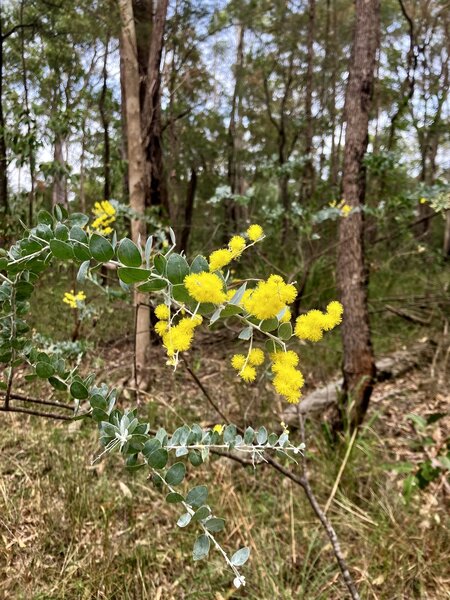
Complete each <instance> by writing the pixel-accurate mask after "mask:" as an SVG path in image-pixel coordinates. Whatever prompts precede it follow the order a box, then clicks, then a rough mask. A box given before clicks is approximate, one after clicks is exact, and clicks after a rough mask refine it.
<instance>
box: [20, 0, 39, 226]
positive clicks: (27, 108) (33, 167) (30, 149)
mask: <svg viewBox="0 0 450 600" xmlns="http://www.w3.org/2000/svg"><path fill="white" fill-rule="evenodd" d="M24 4H25V2H24V0H22V2H21V4H20V25H21V36H20V41H21V59H22V83H23V99H24V104H25V114H26V119H27V135H28V144H29V146H28V153H29V156H28V158H29V165H30V193H29V194H28V224H29V226H30V227H32V226H33V214H34V196H35V178H36V157H35V154H34V147H35V146H34V135H32V128H31V116H30V103H29V94H28V68H27V63H26V60H25V28H24V26H23V25H24V23H23V9H24Z"/></svg>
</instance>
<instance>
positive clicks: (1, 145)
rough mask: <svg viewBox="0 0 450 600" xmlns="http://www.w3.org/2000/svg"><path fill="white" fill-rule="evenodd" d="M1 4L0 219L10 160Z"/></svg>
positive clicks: (4, 211) (5, 207)
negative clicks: (6, 135)
mask: <svg viewBox="0 0 450 600" xmlns="http://www.w3.org/2000/svg"><path fill="white" fill-rule="evenodd" d="M1 10H2V9H1V4H0V217H1V216H2V215H6V214H8V171H7V169H8V160H7V156H6V138H5V117H4V114H3V41H4V38H3V26H2V25H3V21H2V13H1Z"/></svg>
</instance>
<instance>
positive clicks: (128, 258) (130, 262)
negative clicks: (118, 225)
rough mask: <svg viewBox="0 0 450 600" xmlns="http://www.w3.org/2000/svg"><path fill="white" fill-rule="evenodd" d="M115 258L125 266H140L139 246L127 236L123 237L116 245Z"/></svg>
mask: <svg viewBox="0 0 450 600" xmlns="http://www.w3.org/2000/svg"><path fill="white" fill-rule="evenodd" d="M117 258H118V259H119V260H120V262H121V263H122V264H123V265H125V266H126V267H140V266H141V264H142V256H141V253H140V251H139V248H138V247H137V246H136V244H135V243H134V242H132V241H131V240H130V239H128V238H124V239H123V240H122V241H121V242H120V243H119V245H118V247H117Z"/></svg>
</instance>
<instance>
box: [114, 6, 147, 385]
mask: <svg viewBox="0 0 450 600" xmlns="http://www.w3.org/2000/svg"><path fill="white" fill-rule="evenodd" d="M119 7H120V16H121V46H120V48H121V52H122V60H123V70H122V71H121V75H122V76H123V90H124V92H125V98H123V99H122V102H124V104H125V113H126V133H127V151H128V186H129V196H130V207H131V209H132V210H133V212H134V213H135V215H136V218H133V219H132V221H131V237H132V239H133V241H134V242H135V243H140V244H144V243H145V237H146V233H147V231H146V230H147V228H146V224H145V221H144V219H143V218H140V217H143V216H144V213H145V190H146V178H145V156H144V152H143V146H142V138H141V114H140V102H139V85H140V82H139V68H138V62H137V48H136V32H135V28H134V19H133V7H132V3H131V0H119ZM134 303H135V309H136V318H135V364H134V377H135V382H136V385H137V386H139V387H140V386H141V385H142V383H143V371H144V368H145V365H146V363H147V357H148V351H149V347H150V311H149V308H148V306H147V303H148V301H147V297H146V295H145V294H141V293H139V292H137V291H136V292H135V294H134Z"/></svg>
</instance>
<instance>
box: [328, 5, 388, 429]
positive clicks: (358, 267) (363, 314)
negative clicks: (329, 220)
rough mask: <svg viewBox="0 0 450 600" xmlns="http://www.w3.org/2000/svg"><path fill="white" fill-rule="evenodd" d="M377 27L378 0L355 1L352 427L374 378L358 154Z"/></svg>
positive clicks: (348, 312) (347, 176)
mask: <svg viewBox="0 0 450 600" xmlns="http://www.w3.org/2000/svg"><path fill="white" fill-rule="evenodd" d="M379 29H380V2H379V0H356V23H355V30H354V39H353V48H352V56H351V59H350V68H349V79H348V84H347V90H346V98H345V108H344V113H345V121H346V135H345V149H344V169H343V177H342V192H343V198H344V199H345V201H346V203H347V204H349V205H350V206H351V207H352V209H353V211H352V213H351V214H350V215H349V216H348V217H347V218H341V220H340V226H339V246H338V256H337V276H338V285H339V289H340V295H341V300H342V304H343V306H344V322H343V325H342V329H341V331H342V339H343V347H344V364H343V375H344V386H343V389H344V394H345V399H346V400H347V401H348V403H349V406H350V409H349V419H350V424H351V426H352V427H353V428H354V427H356V426H358V425H359V424H360V423H361V422H362V421H363V419H364V415H365V413H366V410H367V407H368V404H369V399H370V395H371V392H372V388H373V381H374V377H375V361H374V356H373V350H372V344H371V337H370V327H369V314H368V308H367V281H368V276H367V271H366V268H365V260H364V218H363V212H362V210H361V209H362V207H363V204H364V195H365V171H364V167H363V159H364V155H365V153H366V150H367V143H368V124H369V110H370V106H371V97H372V89H373V82H374V69H375V61H376V52H377V48H378V45H379V36H380V32H379Z"/></svg>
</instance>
